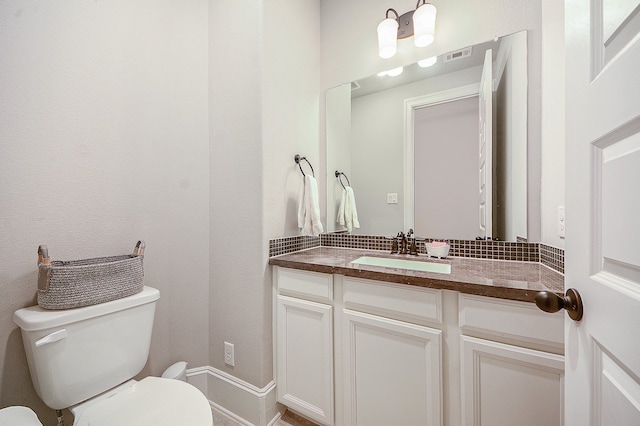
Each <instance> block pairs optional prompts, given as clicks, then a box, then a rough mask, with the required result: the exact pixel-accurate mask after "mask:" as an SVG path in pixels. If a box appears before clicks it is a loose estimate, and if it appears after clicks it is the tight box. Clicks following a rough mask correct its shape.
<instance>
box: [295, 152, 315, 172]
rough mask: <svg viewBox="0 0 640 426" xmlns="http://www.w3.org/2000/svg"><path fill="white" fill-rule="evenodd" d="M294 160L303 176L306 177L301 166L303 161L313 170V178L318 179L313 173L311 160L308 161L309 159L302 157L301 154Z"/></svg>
mask: <svg viewBox="0 0 640 426" xmlns="http://www.w3.org/2000/svg"><path fill="white" fill-rule="evenodd" d="M293 160H294V161H295V162H296V164H297V165H298V167H300V172H301V173H302V176H306V175H305V174H304V171H303V170H302V165H301V164H300V162H301V161H302V160H304V161H306V162H307V164H308V165H309V167H310V168H311V174H312V175H313V177H316V173H315V172H314V171H313V166H312V165H311V163H310V162H309V160H307V157H301V156H300V154H296V156H295V157H293Z"/></svg>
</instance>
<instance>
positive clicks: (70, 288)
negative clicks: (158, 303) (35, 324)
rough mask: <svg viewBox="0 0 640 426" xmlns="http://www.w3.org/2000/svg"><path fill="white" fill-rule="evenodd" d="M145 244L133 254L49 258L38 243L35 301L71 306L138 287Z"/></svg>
mask: <svg viewBox="0 0 640 426" xmlns="http://www.w3.org/2000/svg"><path fill="white" fill-rule="evenodd" d="M144 248H145V244H144V242H143V241H138V243H137V244H136V246H135V248H134V249H133V254H125V255H122V256H110V257H98V258H95V259H84V260H71V261H51V260H50V259H49V253H48V250H47V246H44V245H41V246H40V247H38V305H40V306H41V307H42V308H44V309H71V308H79V307H82V306H89V305H96V304H98V303H104V302H109V301H111V300H116V299H120V298H123V297H127V296H131V295H132V294H136V293H139V292H141V291H142V288H143V278H144V271H143V268H142V260H143V258H144Z"/></svg>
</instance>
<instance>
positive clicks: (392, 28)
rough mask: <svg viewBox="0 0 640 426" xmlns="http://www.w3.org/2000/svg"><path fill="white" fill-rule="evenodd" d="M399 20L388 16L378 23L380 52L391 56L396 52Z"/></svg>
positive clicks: (382, 55) (388, 56) (382, 56)
mask: <svg viewBox="0 0 640 426" xmlns="http://www.w3.org/2000/svg"><path fill="white" fill-rule="evenodd" d="M397 37H398V21H396V20H395V19H390V18H387V19H385V20H384V21H382V22H380V25H378V54H379V55H380V57H381V58H385V59H386V58H390V57H392V56H393V55H395V54H396V50H397V47H396V46H397V44H398V38H397Z"/></svg>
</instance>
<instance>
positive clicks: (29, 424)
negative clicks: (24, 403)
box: [0, 406, 42, 426]
mask: <svg viewBox="0 0 640 426" xmlns="http://www.w3.org/2000/svg"><path fill="white" fill-rule="evenodd" d="M0 425H21V426H42V423H40V420H38V416H36V413H34V412H33V411H31V409H29V408H27V407H21V406H15V407H7V408H3V409H2V410H0Z"/></svg>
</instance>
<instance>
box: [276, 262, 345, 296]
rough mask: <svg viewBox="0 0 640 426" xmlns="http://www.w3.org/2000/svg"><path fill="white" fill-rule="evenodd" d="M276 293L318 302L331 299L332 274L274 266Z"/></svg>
mask: <svg viewBox="0 0 640 426" xmlns="http://www.w3.org/2000/svg"><path fill="white" fill-rule="evenodd" d="M274 279H275V281H276V282H277V283H278V293H280V294H284V295H289V296H294V297H301V298H304V299H309V300H314V301H318V302H324V303H331V301H332V300H333V275H330V274H322V273H320V272H310V271H302V270H298V269H289V268H280V267H277V266H276V267H275V277H274Z"/></svg>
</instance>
